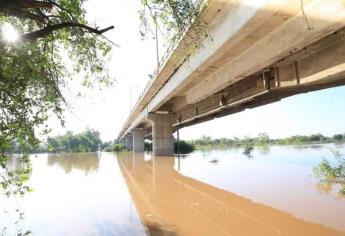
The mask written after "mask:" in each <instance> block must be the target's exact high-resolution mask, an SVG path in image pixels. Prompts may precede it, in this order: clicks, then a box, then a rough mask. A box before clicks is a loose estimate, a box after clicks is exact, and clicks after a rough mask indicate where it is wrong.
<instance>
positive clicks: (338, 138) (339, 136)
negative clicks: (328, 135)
mask: <svg viewBox="0 0 345 236" xmlns="http://www.w3.org/2000/svg"><path fill="white" fill-rule="evenodd" d="M343 138H344V136H343V135H342V134H335V135H333V139H334V140H335V141H341V140H342V139H343Z"/></svg>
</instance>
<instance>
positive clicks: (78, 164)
mask: <svg viewBox="0 0 345 236" xmlns="http://www.w3.org/2000/svg"><path fill="white" fill-rule="evenodd" d="M99 161H100V158H99V156H98V155H97V154H96V153H60V154H50V155H49V156H48V158H47V165H48V166H55V165H56V166H59V167H60V168H61V169H63V170H64V171H65V173H67V174H68V173H70V172H72V170H81V171H83V172H84V173H85V174H89V173H91V172H95V171H97V170H98V168H99Z"/></svg>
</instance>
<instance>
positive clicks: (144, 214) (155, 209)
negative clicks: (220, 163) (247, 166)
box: [118, 153, 345, 236]
mask: <svg viewBox="0 0 345 236" xmlns="http://www.w3.org/2000/svg"><path fill="white" fill-rule="evenodd" d="M118 163H119V166H120V169H121V172H122V174H123V176H124V178H125V181H126V183H127V186H128V188H129V191H130V193H131V196H132V198H133V200H134V203H135V206H136V208H137V210H138V213H139V215H140V217H141V219H142V221H143V222H144V223H145V225H146V227H147V231H149V233H150V235H265V236H270V235H295V236H298V235H312V236H318V235H320V236H321V235H333V236H336V235H345V233H344V232H340V231H337V230H334V229H331V228H329V227H325V226H322V225H320V224H316V223H311V222H308V221H305V220H302V219H298V218H296V217H294V216H292V215H291V214H288V213H286V212H283V211H281V210H278V209H274V208H272V207H268V206H266V205H263V204H260V203H255V202H253V201H251V200H249V199H246V198H244V197H241V196H238V195H236V194H234V193H231V192H228V191H225V190H222V189H219V188H217V187H214V186H212V185H209V184H205V183H203V182H200V181H198V180H195V179H193V178H189V177H186V176H184V175H182V174H181V173H179V172H178V171H177V170H175V169H174V166H175V158H169V157H153V158H151V159H149V158H145V156H144V154H133V153H128V154H121V156H119V157H118Z"/></svg>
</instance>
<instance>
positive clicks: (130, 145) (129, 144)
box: [126, 135, 133, 150]
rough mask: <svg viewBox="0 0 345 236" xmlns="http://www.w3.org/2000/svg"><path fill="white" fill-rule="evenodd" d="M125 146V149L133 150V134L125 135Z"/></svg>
mask: <svg viewBox="0 0 345 236" xmlns="http://www.w3.org/2000/svg"><path fill="white" fill-rule="evenodd" d="M126 148H127V150H133V136H132V135H127V137H126Z"/></svg>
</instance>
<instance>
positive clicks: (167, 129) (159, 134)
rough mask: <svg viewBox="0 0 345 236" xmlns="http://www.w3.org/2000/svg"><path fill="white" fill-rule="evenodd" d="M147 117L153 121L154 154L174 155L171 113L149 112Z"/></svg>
mask: <svg viewBox="0 0 345 236" xmlns="http://www.w3.org/2000/svg"><path fill="white" fill-rule="evenodd" d="M147 118H148V119H149V120H151V121H152V141H153V145H152V149H153V150H152V151H153V155H155V156H172V155H173V154H174V139H173V130H172V116H171V114H155V113H149V114H148V116H147Z"/></svg>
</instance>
